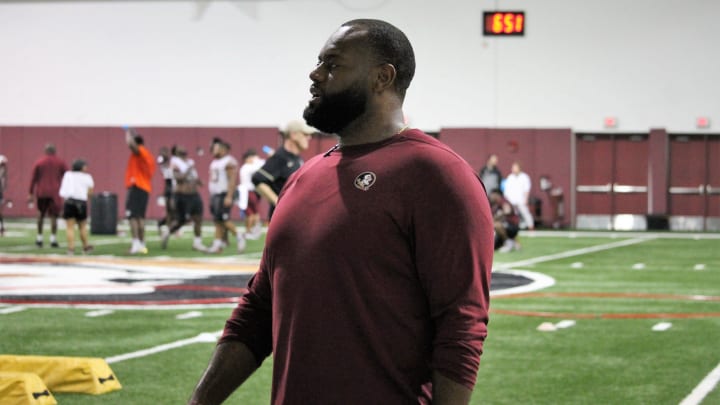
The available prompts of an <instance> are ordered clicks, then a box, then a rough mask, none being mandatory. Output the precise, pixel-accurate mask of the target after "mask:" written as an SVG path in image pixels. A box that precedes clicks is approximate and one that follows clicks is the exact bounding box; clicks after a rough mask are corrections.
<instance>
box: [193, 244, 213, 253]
mask: <svg viewBox="0 0 720 405" xmlns="http://www.w3.org/2000/svg"><path fill="white" fill-rule="evenodd" d="M192 248H193V250H197V251H198V252H203V253H207V252H208V251H209V249H208V248H207V247H206V246H205V245H203V244H202V243H193V245H192Z"/></svg>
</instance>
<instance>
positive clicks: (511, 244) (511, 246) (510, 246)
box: [498, 239, 515, 253]
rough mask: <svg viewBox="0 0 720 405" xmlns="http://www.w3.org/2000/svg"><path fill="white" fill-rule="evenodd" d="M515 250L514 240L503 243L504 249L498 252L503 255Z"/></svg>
mask: <svg viewBox="0 0 720 405" xmlns="http://www.w3.org/2000/svg"><path fill="white" fill-rule="evenodd" d="M514 248H515V242H513V241H512V239H508V240H506V241H505V243H503V245H502V247H501V248H500V249H499V250H498V252H501V253H508V252H511V251H512V250H513V249H514Z"/></svg>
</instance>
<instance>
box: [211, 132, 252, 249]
mask: <svg viewBox="0 0 720 405" xmlns="http://www.w3.org/2000/svg"><path fill="white" fill-rule="evenodd" d="M212 154H213V158H214V159H213V161H212V162H210V180H209V181H208V190H209V191H210V211H211V212H212V214H213V222H214V223H215V239H214V240H213V243H212V245H211V246H210V248H209V249H208V253H219V252H221V251H222V249H223V238H224V236H225V235H226V233H229V234H232V235H234V236H235V237H236V238H237V250H238V252H242V251H243V250H245V244H246V242H245V238H244V237H243V236H242V235H240V234H239V233H238V232H237V229H235V224H233V222H232V221H231V219H230V211H231V210H232V207H233V196H234V194H235V191H236V190H237V185H238V170H239V167H238V161H237V159H235V157H233V156H232V155H230V144H228V143H227V142H225V141H223V140H222V139H219V138H215V139H214V140H213V143H212Z"/></svg>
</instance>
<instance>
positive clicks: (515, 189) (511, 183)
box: [503, 162, 535, 230]
mask: <svg viewBox="0 0 720 405" xmlns="http://www.w3.org/2000/svg"><path fill="white" fill-rule="evenodd" d="M531 187H532V183H531V181H530V176H528V175H527V173H525V172H523V171H522V169H521V167H520V163H519V162H514V163H513V164H512V169H511V172H510V174H509V175H508V176H507V179H505V188H504V190H503V194H504V195H505V198H507V200H508V201H510V204H512V205H513V206H514V207H515V209H516V210H517V211H518V212H519V213H520V216H521V217H522V220H523V223H524V225H525V228H527V229H529V230H532V229H535V220H534V219H533V216H532V214H531V213H530V208H529V206H528V200H529V198H530V188H531Z"/></svg>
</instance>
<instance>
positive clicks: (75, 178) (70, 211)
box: [59, 159, 95, 255]
mask: <svg viewBox="0 0 720 405" xmlns="http://www.w3.org/2000/svg"><path fill="white" fill-rule="evenodd" d="M93 187H95V182H94V181H93V178H92V176H91V175H90V174H89V173H88V172H87V163H86V162H85V161H84V160H82V159H77V160H75V161H74V162H73V164H72V170H71V171H68V172H65V174H64V175H63V178H62V182H61V183H60V192H59V194H60V197H62V198H63V199H65V203H64V204H63V218H64V219H65V224H66V227H67V229H66V236H67V249H68V250H67V253H68V254H69V255H73V254H75V225H76V224H77V227H78V230H79V231H80V241H81V242H82V246H83V248H82V251H83V253H87V252H90V251H91V250H92V249H93V247H92V245H90V244H89V243H88V231H87V217H88V206H87V200H88V197H89V196H90V195H91V194H92V190H93Z"/></svg>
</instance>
